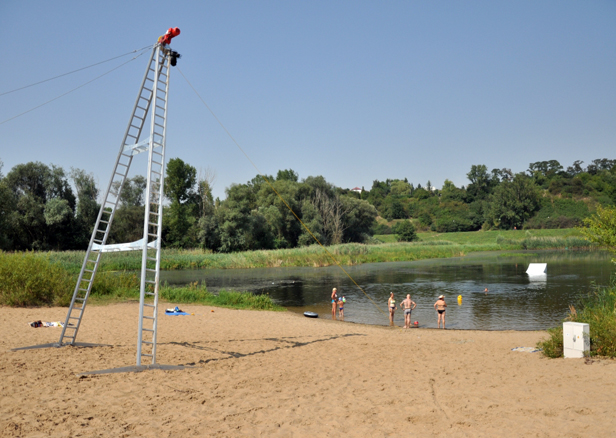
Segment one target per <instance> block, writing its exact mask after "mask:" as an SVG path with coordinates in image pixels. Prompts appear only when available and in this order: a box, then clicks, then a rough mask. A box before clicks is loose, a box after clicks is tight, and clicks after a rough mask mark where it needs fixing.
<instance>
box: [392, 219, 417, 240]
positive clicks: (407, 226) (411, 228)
mask: <svg viewBox="0 0 616 438" xmlns="http://www.w3.org/2000/svg"><path fill="white" fill-rule="evenodd" d="M392 231H393V232H394V234H395V235H396V239H397V240H398V242H412V241H413V240H417V239H418V237H417V233H416V230H415V225H413V223H412V222H411V221H409V220H403V221H402V222H398V223H397V224H396V225H394V227H393V228H392Z"/></svg>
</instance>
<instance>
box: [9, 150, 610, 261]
mask: <svg viewBox="0 0 616 438" xmlns="http://www.w3.org/2000/svg"><path fill="white" fill-rule="evenodd" d="M467 177H468V180H469V184H467V185H466V186H461V187H456V186H455V185H454V184H453V183H452V182H451V181H450V180H446V181H445V183H444V184H443V187H442V188H441V189H436V188H434V187H433V186H432V185H431V183H430V181H428V182H427V184H426V185H425V186H423V187H422V185H421V184H417V186H415V185H414V184H412V183H410V182H409V181H408V180H407V179H406V178H405V179H403V180H400V179H391V180H390V179H388V180H386V181H378V180H375V181H374V182H373V185H372V187H371V188H370V190H363V189H362V191H361V192H360V193H358V192H355V191H352V190H349V189H343V188H340V187H336V186H334V185H333V184H331V183H329V182H327V181H326V179H325V178H324V177H322V176H309V177H306V178H304V179H301V180H300V178H299V175H298V174H297V173H296V172H295V171H293V170H291V169H287V170H280V171H278V173H277V174H276V175H275V176H273V175H270V176H256V177H255V178H253V179H251V180H250V181H248V182H246V183H244V184H232V185H231V186H230V187H228V188H227V189H226V190H225V194H226V198H225V199H224V200H220V199H218V198H217V199H214V197H213V195H212V184H213V179H214V178H213V176H212V174H211V173H210V174H208V173H205V174H202V175H198V174H197V170H196V168H195V167H193V166H192V165H190V164H188V163H186V162H184V161H183V160H181V159H180V158H174V159H171V160H170V161H169V163H168V165H167V170H166V179H165V197H166V199H167V203H166V204H165V206H164V216H163V230H162V231H163V243H164V245H165V246H166V247H177V248H196V247H201V248H204V249H209V250H212V251H217V252H234V251H243V250H256V249H276V248H292V247H297V246H304V245H310V244H313V243H315V238H316V239H318V240H319V241H320V242H321V243H323V244H324V245H332V244H339V243H346V242H370V241H373V238H372V236H373V235H374V234H387V233H392V232H395V233H397V234H399V236H400V238H401V239H402V240H412V239H413V238H415V228H418V229H423V230H432V231H437V232H451V231H475V230H479V229H499V228H500V229H513V228H514V227H515V228H566V227H571V226H575V225H579V224H581V222H582V221H583V220H584V219H585V218H587V217H588V216H589V215H590V213H591V212H592V211H594V210H595V209H596V207H597V205H607V206H609V205H614V204H616V160H609V159H597V160H594V161H592V162H591V163H590V164H589V165H588V166H586V167H583V162H581V161H575V162H574V163H573V165H571V166H569V167H567V169H564V168H563V166H562V165H561V164H560V163H559V162H558V161H556V160H551V161H541V162H535V163H531V164H530V165H529V168H528V170H527V171H525V172H520V173H516V174H514V173H513V172H512V171H511V170H510V169H506V168H505V169H493V170H491V171H488V169H487V167H486V166H485V165H473V166H472V167H471V169H470V171H469V172H468V173H467ZM145 186H146V180H145V178H144V177H143V176H140V175H137V176H134V177H133V178H130V179H128V180H127V181H126V182H125V184H124V187H123V189H122V193H121V196H120V202H119V206H118V209H117V211H116V214H115V218H114V222H113V226H112V228H111V233H110V236H109V240H108V243H121V242H130V241H135V240H138V239H140V238H141V237H142V236H141V234H142V230H143V216H144V208H145V207H144V202H145V199H144V192H145ZM99 194H100V190H99V188H98V187H97V185H96V182H95V179H94V177H93V175H91V174H88V173H86V172H85V171H83V170H81V169H73V168H71V170H70V171H69V172H67V171H65V170H64V169H62V168H61V167H59V166H55V165H49V166H48V165H45V164H43V163H40V162H29V163H26V164H19V165H17V166H15V167H14V168H12V169H11V170H10V171H9V172H8V173H7V174H6V175H4V174H3V173H2V162H0V249H2V250H71V249H85V248H86V247H87V244H88V242H89V239H90V235H91V232H92V229H93V226H94V223H95V221H96V217H97V215H98V211H99V208H100V205H99V204H98V198H99ZM278 195H280V196H278ZM281 198H282V199H281ZM289 207H290V209H289ZM291 210H292V211H291ZM379 217H381V218H384V219H385V221H389V223H385V221H384V220H379V221H377V218H379ZM395 219H406V220H408V222H406V221H405V222H403V223H401V224H397V225H396V227H390V225H389V224H391V221H392V220H395ZM300 220H301V221H302V222H303V223H304V224H305V225H306V227H307V228H308V230H306V228H304V227H303V226H302V225H301V223H300ZM392 228H393V229H392Z"/></svg>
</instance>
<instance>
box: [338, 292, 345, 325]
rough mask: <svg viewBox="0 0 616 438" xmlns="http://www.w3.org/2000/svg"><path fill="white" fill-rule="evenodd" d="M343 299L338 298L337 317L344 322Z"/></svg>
mask: <svg viewBox="0 0 616 438" xmlns="http://www.w3.org/2000/svg"><path fill="white" fill-rule="evenodd" d="M345 301H346V300H345V299H344V297H340V298H338V317H339V318H340V319H342V320H343V321H344V302H345Z"/></svg>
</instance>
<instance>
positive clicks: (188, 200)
mask: <svg viewBox="0 0 616 438" xmlns="http://www.w3.org/2000/svg"><path fill="white" fill-rule="evenodd" d="M196 183H197V170H196V169H195V168H194V167H193V166H191V165H190V164H187V163H185V162H184V161H183V160H182V159H180V158H173V159H171V160H169V163H168V164H167V177H166V178H165V196H167V198H169V199H170V200H171V205H169V207H168V208H166V209H165V216H164V219H163V223H164V234H165V240H166V243H167V244H168V245H170V246H176V247H182V248H186V247H191V246H196V244H197V236H198V229H197V220H198V217H197V216H198V214H199V212H198V205H199V195H198V194H197V192H196V190H195V186H196Z"/></svg>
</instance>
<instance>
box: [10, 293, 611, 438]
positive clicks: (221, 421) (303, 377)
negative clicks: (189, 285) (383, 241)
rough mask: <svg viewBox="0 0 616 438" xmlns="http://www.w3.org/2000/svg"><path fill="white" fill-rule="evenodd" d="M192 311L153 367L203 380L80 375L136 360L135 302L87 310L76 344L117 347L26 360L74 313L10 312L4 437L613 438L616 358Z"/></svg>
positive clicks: (449, 333) (503, 338) (462, 335)
mask: <svg viewBox="0 0 616 438" xmlns="http://www.w3.org/2000/svg"><path fill="white" fill-rule="evenodd" d="M170 306H171V305H170V304H169V305H166V304H163V305H162V307H163V308H164V307H170ZM182 308H183V310H186V311H188V312H191V313H195V315H194V316H184V317H169V316H166V315H161V316H160V317H159V332H158V333H159V334H158V336H159V344H158V363H159V364H170V365H179V364H194V368H188V369H184V370H181V371H162V370H149V371H145V372H141V373H122V374H106V375H94V376H81V377H79V376H78V373H81V372H85V371H93V370H100V369H106V368H115V367H123V366H130V365H134V364H135V356H136V339H137V315H138V304H137V303H123V304H112V305H106V306H95V305H90V306H89V307H88V308H87V310H86V315H85V319H84V322H83V324H82V327H81V330H80V332H79V337H78V341H80V342H92V343H103V344H110V345H111V346H108V347H97V348H75V347H64V348H51V349H38V350H22V351H10V349H11V348H16V347H23V346H28V345H35V344H43V343H48V342H56V341H57V340H58V338H59V336H60V330H61V329H59V328H36V329H35V328H30V327H29V326H28V324H27V323H28V322H29V321H32V320H39V319H40V320H43V321H57V320H64V317H65V314H66V309H65V308H35V309H12V308H6V307H4V308H0V316H1V318H0V329H1V331H2V340H1V345H0V387H1V399H0V436H3V437H5V436H6V437H10V436H20V437H69V436H70V437H73V436H75V437H76V436H104V437H107V436H109V437H133V436H140V437H184V436H219V437H236V436H249V437H252V436H268V437H269V436H273V437H303V436H317V437H326V436H329V437H337V436H345V437H371V438H374V437H406V436H410V435H415V436H447V437H457V436H468V437H480V436H512V437H519V436H539V437H544V436H546V437H548V436H554V437H561V436H569V437H577V436H579V437H582V436H584V437H588V436H593V437H603V436H605V437H607V436H612V437H613V436H614V435H615V434H616V416H615V415H614V408H615V407H616V361H613V360H607V359H603V360H594V361H592V362H591V361H585V360H584V359H556V360H551V359H546V358H544V357H542V356H541V354H539V353H521V352H514V351H511V349H512V348H514V347H519V346H534V345H535V344H536V342H537V341H538V340H539V339H541V338H544V337H545V336H546V334H545V332H514V331H507V332H482V331H456V330H446V331H443V330H435V329H421V328H419V329H411V330H403V329H400V328H396V327H392V328H390V327H377V326H365V325H359V324H351V323H342V322H334V321H331V320H327V319H323V318H319V319H309V318H304V317H303V316H301V315H296V314H293V313H290V312H258V311H246V310H229V309H219V308H212V307H204V306H197V305H185V306H182ZM212 309H213V310H214V312H211V310H212Z"/></svg>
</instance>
